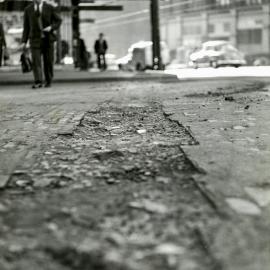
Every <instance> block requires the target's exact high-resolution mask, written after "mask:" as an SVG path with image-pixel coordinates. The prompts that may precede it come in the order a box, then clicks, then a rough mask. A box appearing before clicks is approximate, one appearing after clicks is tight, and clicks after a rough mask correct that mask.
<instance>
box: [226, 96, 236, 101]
mask: <svg viewBox="0 0 270 270" xmlns="http://www.w3.org/2000/svg"><path fill="white" fill-rule="evenodd" d="M225 100H226V101H234V100H235V99H234V97H232V96H227V97H225Z"/></svg>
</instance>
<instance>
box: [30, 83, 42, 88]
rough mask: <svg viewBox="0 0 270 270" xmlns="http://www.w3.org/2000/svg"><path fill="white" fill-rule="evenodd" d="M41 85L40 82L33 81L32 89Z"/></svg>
mask: <svg viewBox="0 0 270 270" xmlns="http://www.w3.org/2000/svg"><path fill="white" fill-rule="evenodd" d="M41 87H42V83H35V84H33V85H32V89H37V88H41Z"/></svg>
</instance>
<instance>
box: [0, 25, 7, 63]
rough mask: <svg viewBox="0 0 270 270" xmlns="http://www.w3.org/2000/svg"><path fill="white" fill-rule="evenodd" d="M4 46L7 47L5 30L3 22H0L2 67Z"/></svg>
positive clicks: (0, 57)
mask: <svg viewBox="0 0 270 270" xmlns="http://www.w3.org/2000/svg"><path fill="white" fill-rule="evenodd" d="M4 48H6V39H5V32H4V28H3V24H2V23H0V67H1V66H2V59H3V52H4Z"/></svg>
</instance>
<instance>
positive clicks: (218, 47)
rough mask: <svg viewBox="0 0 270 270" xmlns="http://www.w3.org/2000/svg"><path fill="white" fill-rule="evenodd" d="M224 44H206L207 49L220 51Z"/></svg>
mask: <svg viewBox="0 0 270 270" xmlns="http://www.w3.org/2000/svg"><path fill="white" fill-rule="evenodd" d="M222 46H223V45H216V46H213V45H209V46H205V48H204V49H205V50H206V51H220V50H221V49H222Z"/></svg>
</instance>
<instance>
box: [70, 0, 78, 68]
mask: <svg viewBox="0 0 270 270" xmlns="http://www.w3.org/2000/svg"><path fill="white" fill-rule="evenodd" d="M79 2H80V1H79V0H72V1H71V4H72V7H71V10H72V21H71V24H72V52H73V59H74V67H75V68H76V67H77V66H78V39H79V37H80V15H79Z"/></svg>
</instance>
